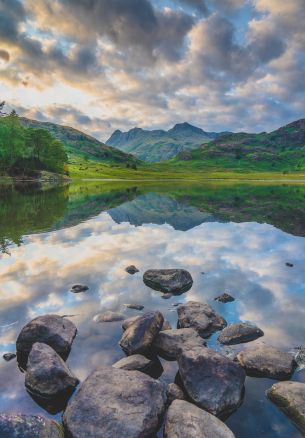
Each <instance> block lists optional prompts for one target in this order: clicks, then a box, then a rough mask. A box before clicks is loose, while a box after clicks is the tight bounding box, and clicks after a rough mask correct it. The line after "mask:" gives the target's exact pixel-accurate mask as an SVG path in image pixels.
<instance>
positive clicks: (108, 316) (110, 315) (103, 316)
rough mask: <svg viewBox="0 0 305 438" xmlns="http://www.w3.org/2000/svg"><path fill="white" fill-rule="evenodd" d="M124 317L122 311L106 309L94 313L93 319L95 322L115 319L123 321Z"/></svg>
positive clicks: (113, 320)
mask: <svg viewBox="0 0 305 438" xmlns="http://www.w3.org/2000/svg"><path fill="white" fill-rule="evenodd" d="M125 318H126V316H125V315H123V313H118V312H112V311H111V310H107V311H106V312H103V313H99V314H98V315H95V317H94V318H93V321H95V322H115V321H123V320H124V319H125Z"/></svg>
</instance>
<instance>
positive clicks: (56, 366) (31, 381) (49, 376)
mask: <svg viewBox="0 0 305 438" xmlns="http://www.w3.org/2000/svg"><path fill="white" fill-rule="evenodd" d="M78 384H79V380H78V379H77V378H76V377H75V376H74V375H73V374H72V373H71V371H70V370H69V368H68V367H67V365H66V364H65V362H64V361H63V360H62V358H61V357H60V356H59V355H58V354H57V353H56V352H55V351H54V350H53V348H51V347H49V345H47V344H42V343H39V342H36V343H35V344H34V345H33V347H32V350H31V352H30V354H29V357H28V364H27V369H26V374H25V386H26V388H27V389H28V391H29V392H30V393H32V394H34V395H37V396H39V397H42V398H45V399H55V398H57V397H61V396H64V395H68V396H70V395H71V394H72V393H73V391H74V390H75V388H76V386H77V385H78Z"/></svg>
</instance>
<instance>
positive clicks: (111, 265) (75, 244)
mask: <svg viewBox="0 0 305 438" xmlns="http://www.w3.org/2000/svg"><path fill="white" fill-rule="evenodd" d="M94 187H95V188H94V189H93V188H92V186H91V187H88V188H87V189H86V187H83V186H82V188H79V187H78V188H77V187H70V188H69V191H68V192H67V188H61V189H56V190H61V191H62V192H61V193H62V195H61V196H62V199H63V200H64V201H63V204H62V207H63V210H64V212H63V211H60V209H59V206H58V212H59V211H60V213H59V216H61V217H58V216H57V215H53V216H52V215H51V213H50V214H49V216H48V218H50V219H51V220H50V221H48V222H45V223H44V224H43V226H45V227H46V229H48V230H49V231H47V232H45V233H40V234H39V233H38V232H37V231H38V230H40V229H41V228H39V220H38V218H37V223H36V224H35V223H34V220H32V222H30V221H29V223H30V226H29V227H26V226H24V228H21V225H22V223H21V222H20V224H19V222H18V226H20V228H19V230H20V231H19V236H20V238H22V241H23V245H21V246H19V247H18V246H14V245H13V246H10V247H9V251H10V253H11V255H10V256H8V255H7V254H2V256H1V258H0V278H1V283H0V296H1V310H0V339H1V341H0V344H1V345H0V346H1V351H0V352H1V354H3V353H6V352H8V351H14V349H15V340H16V337H17V335H18V333H19V331H20V329H21V328H22V326H23V325H24V324H25V323H26V322H28V321H29V320H30V319H32V318H34V317H35V316H37V315H41V314H44V313H57V314H59V315H75V316H72V317H71V319H72V320H73V322H74V323H75V324H76V325H77V328H78V335H77V337H76V339H75V341H74V344H73V348H72V352H71V355H70V357H69V360H68V364H69V366H70V368H71V369H72V370H73V372H74V373H75V375H76V376H77V377H78V378H80V379H84V378H85V377H86V376H87V375H88V374H89V372H90V371H91V370H93V369H94V368H95V367H97V366H99V365H102V364H107V365H110V364H112V363H113V362H114V361H116V360H118V359H120V358H122V357H123V356H124V354H123V352H122V351H121V349H120V348H119V346H118V341H119V339H120V337H121V333H122V329H121V323H120V322H113V323H107V324H105V323H104V324H98V323H95V322H94V321H93V317H94V315H96V314H97V313H99V312H100V311H103V310H106V309H110V310H113V311H119V312H123V313H125V314H126V316H127V317H128V316H133V315H137V314H139V313H140V312H139V311H136V310H132V309H126V307H125V306H124V304H126V303H137V304H143V305H144V306H145V308H144V311H146V310H156V309H159V310H160V311H162V312H163V313H164V315H165V318H166V319H167V320H169V321H170V322H171V324H172V325H173V326H175V325H176V321H177V313H176V307H174V306H173V304H175V303H177V302H183V301H186V300H199V301H204V302H208V303H209V304H211V305H212V306H213V307H214V308H215V310H217V311H218V312H219V313H221V314H222V315H223V316H224V317H225V318H226V319H227V320H228V322H230V323H232V322H236V321H250V322H252V323H255V324H257V325H258V326H259V327H260V328H261V329H262V330H263V331H264V332H265V336H264V337H263V338H260V339H258V340H257V341H255V342H254V343H251V346H253V345H255V344H259V343H261V342H264V343H268V344H271V345H274V346H276V347H280V348H283V349H284V350H290V349H292V348H294V347H296V346H298V345H304V339H305V326H304V324H303V321H304V293H305V272H304V265H305V239H304V238H303V237H298V236H292V235H291V234H288V233H286V232H284V231H282V230H280V229H278V228H275V227H274V226H272V225H268V224H264V223H263V224H259V223H257V222H255V221H254V219H255V218H252V222H241V223H234V222H229V223H225V222H213V221H209V222H206V221H203V222H202V223H200V224H198V225H196V226H194V227H187V231H181V230H180V229H175V228H174V225H173V224H179V223H180V222H179V218H178V219H177V221H176V222H174V221H173V220H172V218H174V212H175V209H174V208H172V206H173V204H172V203H170V204H165V205H171V209H172V210H171V213H170V214H169V213H168V209H167V210H166V214H165V212H164V211H165V210H164V209H163V210H162V208H163V207H160V209H161V211H162V213H161V219H160V218H159V219H158V217H157V216H158V215H157V212H156V209H153V208H152V207H151V204H150V203H148V204H149V205H150V208H151V210H153V211H152V214H151V215H150V216H149V215H147V212H146V210H145V208H144V207H143V202H144V201H145V202H148V201H147V199H148V200H149V199H150V198H149V196H148V194H149V193H153V194H154V195H153V196H154V200H156V199H157V204H156V205H160V203H161V200H160V197H161V199H162V197H165V198H166V199H170V200H174V203H175V202H176V203H178V207H177V210H176V211H178V213H176V215H177V216H179V214H180V211H182V213H181V214H182V217H184V218H185V214H186V213H185V212H186V211H187V212H189V211H192V212H193V211H194V210H193V209H195V211H196V215H195V217H196V218H198V214H199V213H200V212H201V211H204V212H205V211H208V210H207V207H205V209H202V206H203V205H204V206H206V205H212V207H209V208H210V211H208V214H211V216H209V220H212V218H213V219H215V218H217V217H218V216H219V217H220V219H221V220H222V221H225V220H228V217H227V219H226V218H225V217H224V216H223V215H222V214H223V213H222V212H221V211H220V210H219V209H218V212H216V210H215V208H214V206H215V203H216V201H217V199H218V201H219V198H220V201H219V202H220V203H221V205H223V202H224V198H223V197H222V196H220V192H217V190H216V191H214V198H213V199H211V203H210V204H206V203H205V202H206V201H204V202H203V198H205V197H207V196H212V189H210V192H208V189H206V191H205V195H204V196H203V197H202V196H199V191H200V190H201V192H204V190H203V188H202V187H201V189H200V190H199V188H198V191H197V188H196V189H195V188H189V189H188V187H175V188H174V189H171V190H172V191H171V192H169V190H166V189H165V188H164V187H163V188H162V187H159V188H158V187H155V188H154V190H153V191H149V190H151V187H150V186H149V187H138V188H136V189H135V188H134V187H128V190H127V189H126V187H116V188H114V189H113V188H112V189H111V190H109V187H108V188H105V187H103V190H102V191H99V190H101V186H94ZM80 189H81V190H82V191H80ZM53 190H54V189H53ZM162 190H163V192H162ZM223 190H224V189H222V190H221V192H223ZM232 190H233V191H234V190H237V189H236V188H235V189H234V188H232ZM245 190H246V189H245ZM266 190H267V189H266V188H264V192H265V191H266ZM279 190H280V191H281V190H283V193H286V195H287V194H288V193H290V197H291V198H292V199H294V200H295V199H296V198H298V197H301V196H303V191H304V188H303V187H288V188H287V187H283V188H282V187H280V188H279ZM143 191H144V193H143ZM249 191H250V188H247V190H246V192H245V193H248V194H249ZM253 191H254V189H253ZM164 192H165V193H164ZM188 192H189V193H190V194H189V195H187V193H188ZM50 193H51V192H50ZM52 193H54V191H53V192H52ZM156 193H157V197H156V195H155V194H156ZM9 196H12V195H8V194H6V197H9ZM14 196H17V197H18V196H19V197H22V198H26V199H27V200H28V199H29V197H30V195H28V194H26V195H23V194H22V195H21V194H20V192H18V195H16V193H15V192H14ZM31 196H33V195H31ZM35 196H37V198H35V199H36V200H35V203H38V204H40V205H42V201H38V199H42V198H43V196H46V195H45V193H41V191H38V193H36V195H35ZM228 196H229V195H228ZM232 196H233V195H232ZM293 196H295V198H293ZM40 197H41V198H40ZM277 197H279V195H277ZM126 198H127V199H126ZM139 198H140V201H138V202H140V207H137V205H138V206H139V204H136V205H134V204H135V201H136V200H137V199H139ZM7 199H8V198H7ZM11 199H12V198H11ZM261 199H263V198H262V197H261ZM264 199H265V198H264ZM18 202H19V204H20V202H21V201H20V200H18ZM44 202H45V204H43V205H44V206H45V207H47V206H50V205H51V204H52V202H53V201H52V202H51V201H50V203H49V204H47V202H48V201H47V200H46V201H44ZM243 202H244V204H245V203H246V199H245V200H244V201H243ZM247 202H248V201H247ZM269 202H270V200H269ZM281 202H283V201H281ZM126 203H127V207H126ZM287 203H288V200H287ZM122 204H123V209H121V211H123V212H124V215H125V212H126V211H129V212H130V211H132V212H133V216H132V219H131V216H130V219H131V220H130V221H129V220H127V221H123V222H122V218H124V219H125V218H127V217H126V215H125V216H124V215H122V216H121V215H119V216H114V215H113V211H117V208H120V207H119V206H122ZM124 204H125V205H124ZM130 204H131V207H130ZM244 204H243V205H244ZM261 204H262V202H261ZM261 204H260V206H259V207H260V208H261ZM6 205H7V208H8V209H9V208H11V209H13V207H12V206H10V202H7V204H6ZM181 205H188V206H189V205H191V207H192V208H191V209H188V208H186V209H183V208H182V207H181ZM218 205H220V204H218ZM274 205H275V207H274V212H277V213H276V215H274V216H273V217H275V216H277V217H278V216H279V210H277V208H276V205H278V204H277V202H274ZM286 205H288V204H286ZM199 207H200V208H199ZM47 208H49V207H47ZM158 208H159V207H158ZM230 208H231V210H233V207H232V206H231V207H230ZM239 208H240V209H239V210H234V214H235V215H237V214H238V215H239V217H240V215H241V213H240V212H241V211H243V214H244V210H245V207H243V208H241V207H239ZM260 208H258V210H259V209H260ZM285 208H286V207H285ZM285 208H284V206H283V207H282V210H283V211H286V212H287V211H288V207H287V210H285ZM297 208H298V209H300V210H302V208H303V207H302V206H301V204H300V203H299V204H298V206H297ZM201 209H202V210H201ZM101 210H104V212H102V213H100V214H99V211H101ZM106 210H110V212H109V213H107V211H106ZM269 210H270V209H269ZM269 210H268V211H266V214H269ZM11 211H14V210H11ZM15 211H16V210H15ZM20 211H26V209H25V206H24V207H22V208H21V209H20ZM134 211H139V214H138V215H134ZM143 211H144V213H143ZM237 211H238V213H237ZM302 211H303V210H302ZM92 212H94V213H92ZM1 214H2V216H1V218H2V219H1V225H2V223H3V224H5V226H6V228H4V232H3V228H2V227H1V233H2V234H3V236H5V235H8V234H7V230H11V228H9V227H12V225H9V224H7V221H8V220H9V219H8V216H6V220H5V221H4V219H3V218H4V216H3V213H1ZM92 214H94V215H97V216H96V217H94V218H91V219H88V217H90V216H91V215H92ZM116 214H117V213H115V215H116ZM226 214H227V213H226ZM247 214H249V213H247ZM256 214H257V215H259V214H260V213H259V212H256ZM45 216H47V215H45ZM34 217H36V215H34V214H33V215H32V218H34ZM205 217H207V216H205ZM86 218H87V220H86ZM143 218H144V219H143ZM150 218H155V219H154V220H151V219H150ZM114 219H115V220H114ZM118 219H120V220H118ZM196 220H197V219H196ZM18 221H19V219H18ZM116 221H117V222H118V223H117V222H116ZM170 221H171V222H170ZM10 222H11V224H12V223H13V221H12V218H11V220H10ZM130 222H132V223H134V224H135V225H133V224H132V223H130ZM149 222H151V223H149ZM154 222H155V223H154ZM163 222H167V223H165V224H164V223H163ZM169 222H170V223H171V225H170V224H169ZM140 223H141V224H142V223H143V225H141V226H136V225H139V224H140ZM158 223H160V224H161V225H158ZM181 223H182V222H181ZM189 223H191V222H189ZM196 223H197V222H194V224H196ZM74 224H75V225H74ZM287 224H288V222H285V224H284V225H285V227H286V226H287ZM296 224H298V225H296ZM26 225H27V224H26ZM72 225H74V226H72ZM299 225H300V222H299V219H296V220H295V221H294V222H292V221H289V226H290V227H292V228H293V229H294V230H295V231H297V233H296V234H298V233H299V234H302V233H303V229H302V227H300V226H299ZM35 226H37V228H35ZM68 226H69V228H67V227H68ZM65 227H66V228H65ZM177 228H179V227H177ZM180 228H181V227H180ZM283 228H284V227H283ZM22 230H25V231H22ZM35 231H36V232H35ZM10 232H11V231H10ZM30 232H35V233H34V234H30ZM24 234H26V235H24ZM11 235H13V234H12V233H11ZM11 240H13V239H11ZM287 261H289V262H291V263H293V265H294V266H293V267H292V268H290V267H287V266H286V262H287ZM130 264H134V265H135V266H137V268H138V269H139V270H140V272H139V273H137V274H135V275H133V276H131V275H129V274H128V273H126V272H125V268H126V266H128V265H130ZM172 267H175V268H185V269H188V270H189V271H190V273H191V274H192V277H193V279H194V284H193V287H192V289H191V290H190V291H188V292H187V293H185V294H184V295H181V296H178V297H172V298H170V299H169V300H162V299H161V296H162V294H161V293H160V292H157V291H153V290H152V289H150V288H148V287H147V286H145V284H144V283H143V280H142V275H143V272H144V271H145V270H147V269H150V268H172ZM202 272H204V275H203V274H202ZM78 283H79V284H86V285H88V286H89V290H88V291H87V292H85V293H82V294H73V293H71V292H70V289H71V286H73V285H74V284H78ZM225 291H227V292H229V293H230V294H231V295H233V296H234V297H235V298H236V301H234V302H232V303H228V304H222V303H219V302H215V301H214V298H215V297H216V296H219V295H220V294H222V293H223V292H225ZM216 338H217V334H216V335H214V336H213V337H212V338H211V339H210V340H209V345H211V346H213V347H214V348H217V349H221V347H220V346H219V345H218V343H217V341H216ZM240 348H241V347H240V346H238V345H237V346H233V347H230V348H227V347H226V352H227V353H228V354H232V355H233V354H234V353H235V352H236V351H238V349H240ZM243 348H248V345H247V346H243ZM162 365H163V368H164V372H163V374H162V376H161V379H163V380H164V381H166V382H170V381H173V379H174V376H175V374H176V370H177V365H176V363H175V362H167V361H164V360H162ZM294 379H298V380H303V381H305V376H304V374H302V372H299V373H298V372H297V373H296V375H295V376H294ZM271 384H272V381H271V380H267V379H254V378H247V383H246V393H245V400H244V403H243V405H242V407H241V408H240V409H239V410H238V411H237V412H236V413H234V414H233V415H232V416H231V417H230V418H229V419H228V420H227V423H228V424H229V426H230V427H231V428H232V430H233V431H234V432H235V434H236V436H237V437H239V438H243V437H246V436H247V437H248V436H253V437H257V436H264V437H275V436H276V437H283V438H284V437H285V438H286V437H289V436H295V437H298V436H300V435H299V433H298V432H297V431H296V429H295V428H294V426H292V425H291V423H290V422H289V420H288V419H287V418H286V417H285V416H284V415H283V414H282V413H280V412H279V411H278V410H277V409H276V408H275V407H274V406H273V405H272V404H271V402H269V401H268V400H267V399H266V397H265V396H264V390H265V389H266V388H267V387H269V386H271ZM0 410H1V411H16V410H18V411H20V412H42V411H41V408H39V407H38V405H37V404H36V403H35V402H34V401H33V400H32V399H31V398H30V396H29V395H28V394H27V393H26V391H25V388H24V375H22V374H21V373H20V372H19V371H18V370H17V367H16V364H15V361H11V362H5V361H4V360H3V361H0Z"/></svg>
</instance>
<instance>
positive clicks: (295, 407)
mask: <svg viewBox="0 0 305 438" xmlns="http://www.w3.org/2000/svg"><path fill="white" fill-rule="evenodd" d="M267 397H268V398H269V399H270V400H271V401H272V402H273V403H274V404H275V405H276V406H277V407H278V408H279V409H280V410H281V411H283V412H284V414H286V415H287V416H288V417H289V418H290V419H291V420H292V421H293V423H294V424H295V425H296V426H297V427H298V428H299V429H300V430H301V432H302V433H303V434H305V383H300V382H289V381H288V382H279V383H275V384H274V385H272V387H271V388H270V389H269V390H268V391H267Z"/></svg>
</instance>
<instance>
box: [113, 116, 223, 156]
mask: <svg viewBox="0 0 305 438" xmlns="http://www.w3.org/2000/svg"><path fill="white" fill-rule="evenodd" d="M224 134H227V133H226V132H220V133H218V132H206V131H204V130H203V129H201V128H197V127H196V126H193V125H190V124H189V123H178V124H176V125H175V126H174V127H173V128H172V129H169V130H168V131H164V130H162V129H158V130H153V131H149V130H145V129H141V128H133V129H131V130H130V131H128V132H122V131H120V130H116V131H115V132H114V133H113V134H112V135H111V137H110V138H109V139H108V140H107V141H106V144H108V145H109V146H113V147H115V148H117V149H119V150H120V151H123V152H126V153H130V154H133V155H135V156H136V157H137V158H139V159H140V160H143V161H147V162H150V163H154V162H158V161H164V160H169V159H171V158H173V157H175V156H176V155H177V154H179V153H180V152H182V151H189V150H192V149H195V148H198V147H199V146H200V145H202V144H203V143H208V142H210V141H212V140H215V139H216V138H218V137H220V136H222V135H224Z"/></svg>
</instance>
